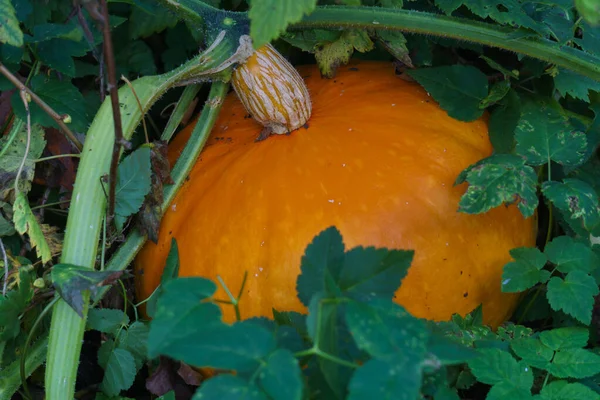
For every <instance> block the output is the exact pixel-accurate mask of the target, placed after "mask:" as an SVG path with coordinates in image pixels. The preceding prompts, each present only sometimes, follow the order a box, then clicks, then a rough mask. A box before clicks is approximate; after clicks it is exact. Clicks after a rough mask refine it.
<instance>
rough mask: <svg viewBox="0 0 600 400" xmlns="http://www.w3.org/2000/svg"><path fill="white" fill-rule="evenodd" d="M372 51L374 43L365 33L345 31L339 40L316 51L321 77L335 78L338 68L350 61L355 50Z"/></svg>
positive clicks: (351, 30)
mask: <svg viewBox="0 0 600 400" xmlns="http://www.w3.org/2000/svg"><path fill="white" fill-rule="evenodd" d="M371 49H373V42H372V41H371V39H370V37H369V35H368V34H367V33H366V32H365V31H363V30H357V29H350V30H345V31H344V32H343V33H342V34H341V36H340V37H339V38H338V39H337V40H335V41H333V42H329V43H324V44H321V45H320V46H318V47H317V48H316V50H315V59H316V60H317V64H318V65H319V70H320V71H321V75H323V76H324V77H327V78H333V77H334V76H335V74H336V71H337V68H338V67H339V66H340V65H344V64H347V63H348V61H350V57H351V56H352V54H353V53H354V50H357V51H359V52H361V53H364V52H366V51H369V50H371Z"/></svg>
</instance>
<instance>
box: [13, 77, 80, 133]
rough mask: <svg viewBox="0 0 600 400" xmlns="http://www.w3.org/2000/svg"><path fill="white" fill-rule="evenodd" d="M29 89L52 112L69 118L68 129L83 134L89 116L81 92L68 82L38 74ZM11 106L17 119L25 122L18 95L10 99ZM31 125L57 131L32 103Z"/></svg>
mask: <svg viewBox="0 0 600 400" xmlns="http://www.w3.org/2000/svg"><path fill="white" fill-rule="evenodd" d="M30 88H31V90H33V92H34V93H35V94H37V95H38V96H39V97H40V98H41V99H42V100H44V101H45V102H46V103H47V104H48V105H49V106H50V107H52V109H53V110H54V111H56V112H57V113H58V114H60V115H64V114H67V115H69V116H70V117H71V121H72V122H71V123H70V124H69V127H70V128H71V129H73V130H75V131H79V132H85V131H87V128H88V126H89V124H90V123H91V116H89V115H88V114H87V112H86V108H85V100H84V98H83V95H82V94H81V91H80V90H79V89H77V88H76V87H75V86H74V85H73V84H72V83H71V82H69V81H68V80H66V79H65V80H62V81H61V80H58V79H53V78H49V77H46V76H45V75H44V74H39V75H36V76H34V77H33V78H32V79H31V83H30ZM11 105H12V107H13V110H14V112H15V114H16V115H17V117H19V118H20V119H22V120H23V121H25V120H27V113H26V112H25V106H24V105H23V102H22V101H21V97H20V96H19V94H18V93H15V94H14V95H13V96H12V99H11ZM29 109H30V111H31V123H32V124H40V125H42V126H49V127H54V128H57V129H59V126H58V124H57V123H56V122H55V121H54V120H53V119H52V117H50V116H49V115H48V114H46V113H45V112H44V111H43V110H42V109H41V108H40V107H39V106H38V105H37V104H35V103H34V102H31V103H29Z"/></svg>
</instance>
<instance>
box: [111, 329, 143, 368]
mask: <svg viewBox="0 0 600 400" xmlns="http://www.w3.org/2000/svg"><path fill="white" fill-rule="evenodd" d="M148 332H149V328H148V325H147V324H146V323H144V322H140V321H135V322H134V323H133V324H131V325H129V327H128V328H127V329H124V330H122V331H121V332H119V337H118V341H119V347H120V348H123V349H125V350H127V351H129V352H130V353H131V354H132V355H133V358H134V361H135V367H136V370H140V369H141V368H142V366H143V365H144V362H145V361H146V360H147V359H148V346H147V344H148Z"/></svg>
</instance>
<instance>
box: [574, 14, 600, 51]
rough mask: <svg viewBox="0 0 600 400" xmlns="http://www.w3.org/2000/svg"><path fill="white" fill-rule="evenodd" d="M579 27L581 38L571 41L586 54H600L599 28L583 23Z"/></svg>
mask: <svg viewBox="0 0 600 400" xmlns="http://www.w3.org/2000/svg"><path fill="white" fill-rule="evenodd" d="M579 26H580V28H581V38H575V39H574V40H573V41H574V42H575V43H577V44H578V45H579V46H581V48H582V49H583V50H584V51H586V52H588V53H591V54H595V55H598V54H600V40H599V39H600V27H599V26H592V25H590V24H589V23H588V22H585V21H584V22H583V23H582V24H580V25H579Z"/></svg>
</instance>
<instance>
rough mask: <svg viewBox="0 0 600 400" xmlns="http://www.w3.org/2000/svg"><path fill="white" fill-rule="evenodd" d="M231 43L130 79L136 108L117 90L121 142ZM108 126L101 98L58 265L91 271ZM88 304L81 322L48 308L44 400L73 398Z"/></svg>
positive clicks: (68, 311)
mask: <svg viewBox="0 0 600 400" xmlns="http://www.w3.org/2000/svg"><path fill="white" fill-rule="evenodd" d="M235 41H236V40H235V38H233V37H232V38H231V39H229V38H227V40H223V41H222V42H221V44H220V45H218V46H216V47H212V48H211V49H210V51H208V52H209V54H203V55H200V56H198V57H196V58H194V59H193V60H191V61H189V62H187V63H186V64H184V65H183V66H181V67H180V68H178V69H176V70H174V71H172V72H169V73H167V74H164V75H160V76H149V77H143V78H140V79H137V80H135V81H134V82H133V90H135V93H136V95H137V97H138V99H139V101H140V103H141V104H142V109H140V108H139V106H138V103H137V100H136V99H135V96H134V95H133V93H132V91H131V89H130V88H129V87H127V86H124V87H122V88H121V89H120V90H119V102H120V108H121V113H122V122H123V135H124V137H125V139H129V138H130V137H131V135H132V133H133V131H134V129H135V128H136V126H137V125H138V124H139V122H140V120H141V118H142V116H143V115H144V114H145V113H146V112H147V111H148V110H149V109H150V107H151V106H152V105H153V104H154V103H155V102H156V100H157V99H158V98H159V97H160V96H162V95H163V94H164V93H165V92H166V91H167V90H169V89H170V88H172V87H174V86H176V85H178V84H180V83H182V82H186V81H190V80H198V79H200V78H198V76H199V75H200V74H202V73H203V72H206V71H212V72H214V73H215V74H217V73H218V71H220V68H219V67H220V66H222V65H223V64H224V63H225V62H226V61H227V60H228V59H229V58H230V56H231V54H232V53H233V52H234V50H235V48H236V46H237V43H235ZM213 76H214V75H213ZM112 126H113V125H112V109H111V105H110V99H108V98H107V99H106V100H105V101H104V103H103V104H102V106H101V107H100V110H99V111H98V113H97V114H96V117H95V118H94V121H93V122H92V125H91V127H90V129H89V131H88V133H87V136H86V140H85V144H84V149H83V151H82V157H81V162H80V164H79V169H78V171H77V178H76V181H75V187H74V190H73V196H72V201H71V206H70V209H69V216H68V219H67V227H66V231H65V239H64V245H63V252H62V257H61V262H62V263H69V264H74V265H78V266H81V267H84V268H90V269H93V268H94V266H95V262H96V255H97V251H98V239H99V236H100V229H101V226H102V217H103V215H104V213H105V205H106V197H105V195H104V190H103V185H102V178H103V177H104V176H106V174H108V171H109V165H110V159H111V151H112V146H113V142H114V131H113V129H112ZM88 301H89V293H87V294H85V293H84V304H85V307H84V310H83V318H80V317H79V316H78V315H77V313H75V311H73V309H72V308H71V307H69V305H67V303H65V302H64V301H62V300H60V301H59V302H58V303H57V304H56V306H55V307H54V310H53V314H52V324H51V327H50V337H49V348H48V358H47V364H46V399H48V400H66V399H72V398H73V394H74V388H75V380H76V374H77V367H78V364H79V354H80V351H81V342H82V339H83V332H84V328H85V322H86V317H87V304H88Z"/></svg>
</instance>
